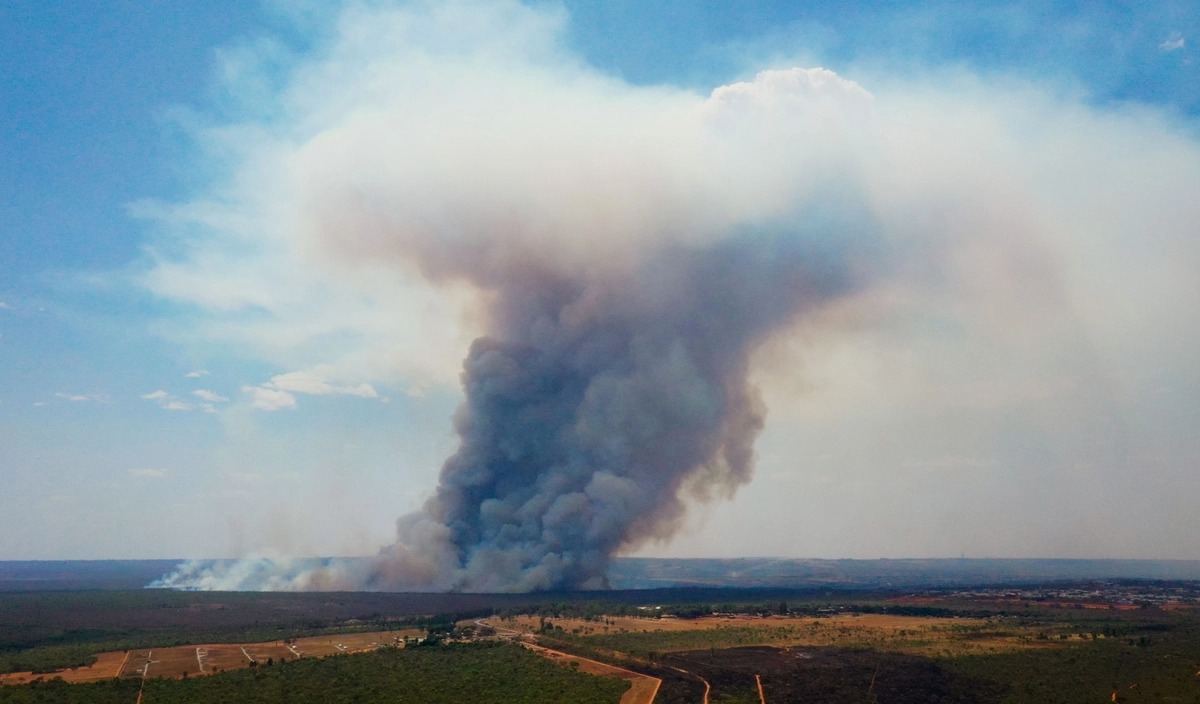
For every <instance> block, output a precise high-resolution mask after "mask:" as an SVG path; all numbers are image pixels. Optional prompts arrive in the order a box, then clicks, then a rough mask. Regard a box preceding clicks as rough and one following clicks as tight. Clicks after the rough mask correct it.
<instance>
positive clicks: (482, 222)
mask: <svg viewBox="0 0 1200 704" xmlns="http://www.w3.org/2000/svg"><path fill="white" fill-rule="evenodd" d="M496 7H500V8H507V11H513V12H517V14H527V15H529V16H528V17H525V19H524V20H521V21H524V22H540V21H544V18H541V16H539V15H536V13H532V11H529V10H527V9H523V8H522V9H520V10H516V9H514V8H513V7H509V6H505V5H499V6H496ZM459 19H461V18H459ZM412 21H413V20H412V18H411V17H409V16H408V15H400V19H398V20H397V23H398V24H394V25H393V26H392V29H393V30H395V31H399V32H405V31H407V32H410V33H411V34H413V35H414V36H415V35H416V34H420V32H416V31H415V30H413V28H412V27H411V26H409V25H408V24H406V23H410V22H412ZM421 21H422V22H433V23H434V24H437V23H442V22H450V20H449V19H447V18H444V17H438V16H437V13H434V17H432V18H430V17H425V18H424V19H423V20H421ZM509 21H510V23H511V22H512V20H511V18H509ZM521 21H518V24H520V23H521ZM360 29H362V31H369V30H368V29H366V28H360ZM459 31H461V28H459V29H456V32H459ZM351 34H353V33H351ZM518 34H519V33H518ZM468 39H469V38H468ZM414 41H416V40H415V39H414ZM495 41H499V40H497V39H496V38H495V37H493V36H491V35H490V34H489V35H488V41H475V42H470V46H471V48H470V50H469V53H471V54H475V56H473V57H472V58H471V60H470V61H469V62H468V65H467V66H465V67H464V66H462V65H460V63H461V61H462V58H461V55H460V54H457V53H455V51H456V50H454V49H453V48H446V47H441V48H440V49H439V51H444V52H447V54H446V55H445V56H438V55H435V56H433V57H432V58H430V57H428V56H426V57H424V58H423V59H422V61H421V63H422V69H423V71H422V73H421V76H420V80H419V83H420V84H421V85H420V86H418V87H415V88H414V87H413V86H412V85H411V83H412V81H413V76H412V75H411V74H412V71H413V70H414V69H413V68H412V66H411V57H408V58H403V59H397V58H395V57H393V59H392V60H393V61H395V62H398V63H399V65H395V64H391V63H389V62H384V64H387V65H366V66H359V67H357V68H358V69H359V70H361V71H363V72H365V73H367V74H374V73H376V72H382V73H386V74H387V75H388V79H389V80H391V81H393V83H390V84H389V87H391V88H395V89H396V90H397V91H398V93H396V94H386V91H382V92H381V93H380V94H379V95H378V96H376V97H375V98H373V99H368V101H367V102H368V104H370V105H371V106H372V109H371V110H364V109H363V107H362V105H360V104H359V103H361V102H362V101H363V100H364V98H363V97H362V96H338V95H336V89H335V94H334V95H330V94H329V93H328V91H323V93H322V95H323V96H325V98H326V99H327V100H331V101H334V102H336V101H338V100H339V99H344V100H346V101H348V103H349V105H348V106H343V107H345V113H344V114H339V115H338V116H336V117H335V118H333V119H331V120H330V123H329V124H325V125H320V126H318V128H317V129H315V130H313V133H312V134H311V135H310V136H309V137H308V138H307V139H306V140H304V141H303V142H302V143H301V144H300V146H298V147H295V146H291V147H289V149H288V150H287V153H286V156H285V157H282V158H279V159H278V161H276V162H272V165H270V166H268V167H263V166H261V164H259V165H258V167H257V168H259V169H262V168H267V169H269V170H271V171H274V172H276V173H278V174H280V175H281V176H282V178H283V181H284V187H285V188H287V189H290V196H289V198H290V200H289V202H291V203H293V204H302V205H299V206H296V205H292V206H290V207H292V208H294V209H295V210H296V211H297V212H296V213H294V214H293V215H291V216H288V217H286V218H284V219H285V220H286V221H288V222H290V223H293V224H294V227H295V229H294V231H293V232H291V233H286V234H284V235H282V236H281V238H291V239H292V240H293V241H296V242H299V244H298V245H297V247H298V249H301V250H303V251H306V252H308V254H309V256H311V255H313V254H314V253H315V254H316V255H317V256H319V257H321V258H324V259H328V260H329V262H330V264H329V266H330V267H331V268H334V269H337V268H339V267H340V268H341V269H342V270H344V271H354V270H360V269H363V268H380V267H382V268H384V269H385V270H390V271H392V272H405V271H409V272H415V274H416V276H418V277H419V278H421V279H423V280H424V281H427V282H430V283H432V284H434V285H435V286H437V285H441V286H452V285H466V286H468V287H469V288H470V289H471V290H473V291H475V292H476V299H477V301H478V306H477V309H476V310H477V313H476V315H477V317H478V319H479V320H480V321H481V325H480V327H481V328H482V330H481V332H482V334H481V335H480V336H478V337H477V339H475V340H474V342H472V343H471V345H470V349H469V351H468V352H467V354H466V359H465V361H464V362H463V365H462V372H461V383H462V389H463V393H464V399H463V401H462V404H461V407H460V408H459V410H458V412H457V413H456V415H455V418H454V429H455V431H456V433H457V435H458V438H459V446H458V449H457V451H455V452H454V454H453V455H452V456H451V457H449V458H448V459H447V460H446V461H445V463H444V465H443V466H442V469H441V474H440V478H439V483H438V486H437V488H436V490H435V492H434V493H433V495H432V496H431V497H430V498H429V499H428V500H427V502H426V503H425V505H424V507H423V508H422V509H421V510H419V511H417V512H416V513H414V514H411V515H408V516H404V517H402V518H400V519H399V520H398V522H397V523H398V534H397V540H396V542H395V544H393V545H391V546H389V547H386V548H384V549H383V550H381V551H380V553H379V555H378V556H377V557H376V558H375V559H373V560H371V561H370V562H369V563H368V565H364V564H362V563H357V564H356V565H354V566H351V565H349V564H339V563H336V562H334V563H327V564H319V565H313V564H311V563H288V564H284V563H279V564H277V563H274V562H271V561H259V562H253V561H251V562H243V563H232V564H231V563H221V564H209V563H194V564H189V565H186V566H185V567H183V568H182V569H181V570H180V571H179V572H178V573H176V574H174V575H171V576H168V577H166V578H164V580H161V581H160V583H159V586H174V587H190V588H239V589H247V588H249V589H258V588H268V589H308V588H361V589H458V590H475V591H478V590H488V591H494V590H546V589H563V588H580V587H586V588H599V587H603V586H604V585H605V574H606V570H607V567H608V563H609V561H610V559H611V558H612V557H613V556H614V555H615V554H617V553H618V552H620V551H622V550H629V549H632V548H633V547H635V546H637V545H639V544H641V543H643V542H644V541H646V540H651V539H664V538H667V537H669V536H670V535H672V533H673V531H675V530H676V528H677V527H678V525H679V522H680V519H681V517H682V516H683V513H684V507H685V503H686V502H687V501H688V500H691V499H698V500H703V499H707V498H712V497H728V496H731V495H732V494H733V492H734V491H736V489H737V488H738V487H739V486H740V485H742V484H744V483H746V482H747V481H749V479H750V477H751V474H752V472H753V468H754V441H755V438H756V436H757V435H758V433H759V432H760V430H761V429H762V427H763V423H764V417H765V413H766V410H765V407H764V405H763V402H762V400H761V398H760V395H759V392H758V390H757V389H756V388H755V387H754V386H753V385H752V384H751V382H750V380H749V374H750V366H751V357H752V355H753V353H754V351H755V350H756V348H757V347H758V346H759V345H760V344H761V343H763V342H764V341H765V340H767V339H768V338H770V336H771V335H772V334H773V333H777V332H778V331H780V330H781V329H785V328H787V327H788V326H790V325H792V324H794V323H796V322H797V321H799V320H802V319H803V318H804V317H805V315H806V314H808V313H811V312H812V311H814V310H817V309H820V308H822V307H823V306H824V305H826V304H827V303H828V302H830V301H832V300H836V299H838V298H840V297H843V296H846V295H848V294H850V293H852V292H853V291H854V290H855V288H856V285H857V284H856V282H857V281H859V280H860V279H861V278H862V277H863V276H864V272H865V271H866V270H867V269H869V268H870V263H869V261H868V257H867V256H866V252H867V251H869V248H868V247H867V246H865V244H864V243H866V242H868V241H869V240H870V237H871V225H870V223H869V218H868V217H866V216H865V215H863V213H864V212H865V209H864V208H863V207H861V203H857V202H856V200H857V198H858V197H857V196H855V195H847V193H851V194H852V193H853V192H854V188H853V185H854V183H855V181H854V179H855V177H854V175H853V174H852V173H851V171H852V170H850V171H848V170H847V167H846V161H845V152H846V150H847V149H848V148H849V147H848V145H850V144H852V143H853V142H854V141H855V140H857V139H859V138H860V137H861V136H862V135H863V134H864V133H865V127H864V126H865V125H866V123H867V122H868V121H869V119H870V110H871V107H870V106H871V96H870V95H869V94H868V93H867V92H866V91H864V90H863V89H862V88H860V87H858V86H857V85H856V84H854V83H852V82H850V81H846V80H844V79H841V78H840V77H838V76H836V75H835V74H833V73H832V72H829V71H826V70H823V69H811V70H803V69H792V70H786V71H769V72H764V73H762V74H760V75H759V76H758V78H757V79H756V80H755V81H754V82H751V83H740V84H734V85H730V86H725V87H721V88H718V89H717V90H715V91H713V92H712V94H711V95H709V96H707V97H700V96H696V95H694V94H691V93H686V92H683V91H667V90H663V89H638V88H633V87H629V86H620V85H617V84H615V83H614V82H613V81H611V79H608V78H606V77H603V76H600V75H597V74H594V73H592V72H590V71H589V70H586V69H581V68H571V69H562V68H559V69H553V70H548V69H545V68H542V67H540V66H538V65H537V64H536V61H534V59H536V58H537V55H538V54H539V53H545V52H550V53H553V52H554V49H553V48H544V49H543V50H542V51H541V52H539V51H538V50H536V49H535V50H533V51H532V52H530V50H529V49H528V48H524V49H522V52H521V54H520V55H518V56H517V57H513V56H511V55H509V54H508V52H507V51H506V50H504V49H505V47H508V45H507V44H503V45H502V46H501V47H500V48H497V47H496V46H495V45H494V44H489V43H488V42H495ZM507 41H515V40H511V39H510V40H507ZM534 43H535V45H536V42H534ZM347 46H348V45H347ZM481 47H482V48H481ZM424 48H425V49H428V47H424ZM509 48H511V47H509ZM342 50H345V51H349V49H348V48H347V47H346V46H343V47H342ZM335 53H336V51H335ZM401 53H403V51H402V50H401ZM481 53H482V55H483V56H482V57H481V56H479V54H481ZM481 58H486V59H487V60H486V61H484V60H481ZM439 59H445V60H444V61H439ZM347 61H349V59H347ZM333 63H334V64H336V63H337V62H333ZM560 63H561V62H560ZM485 65H486V66H488V68H487V69H482V68H481V67H482V66H485ZM414 105H416V106H419V108H420V109H415V108H414ZM484 109H486V111H487V114H486V117H484V116H483V115H482V113H480V112H479V111H480V110H484ZM831 138H832V140H833V142H834V144H832V146H831V143H830V140H831ZM831 149H832V151H834V152H837V154H838V159H837V160H834V159H830V158H828V155H829V153H830V150H831ZM280 162H283V163H285V164H286V165H285V166H284V165H282V164H281V163H280ZM285 174H286V175H285ZM826 183H836V184H837V187H836V188H830V189H827V190H828V192H825V191H824V190H823V185H822V184H826ZM848 184H849V185H850V186H852V187H851V188H849V189H848V188H847V187H846V186H847V185H848ZM835 193H836V196H835V195H834V194H835ZM176 278H178V277H176Z"/></svg>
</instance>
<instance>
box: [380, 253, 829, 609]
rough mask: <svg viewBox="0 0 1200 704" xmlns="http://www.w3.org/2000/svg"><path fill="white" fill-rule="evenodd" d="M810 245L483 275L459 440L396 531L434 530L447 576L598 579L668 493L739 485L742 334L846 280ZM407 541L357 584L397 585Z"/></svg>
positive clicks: (541, 585)
mask: <svg viewBox="0 0 1200 704" xmlns="http://www.w3.org/2000/svg"><path fill="white" fill-rule="evenodd" d="M814 249H815V248H813V247H812V246H811V242H809V243H806V242H805V241H804V238H802V237H800V236H799V233H796V232H781V233H775V234H770V235H762V236H756V237H747V238H741V239H738V240H736V241H732V242H729V243H725V244H720V245H715V246H709V247H706V248H701V249H668V250H665V251H662V252H660V253H659V254H657V255H656V256H654V257H651V258H648V259H646V260H645V261H643V262H641V263H640V265H639V267H638V269H637V270H635V271H632V272H629V275H628V276H623V277H619V278H608V277H604V278H599V279H594V280H582V281H581V280H573V279H569V278H564V277H562V276H560V275H558V274H556V273H555V272H552V271H526V272H521V273H520V274H519V275H517V276H514V277H513V279H512V280H509V281H504V282H501V283H500V285H499V287H498V290H497V291H496V294H497V299H496V303H495V304H494V310H493V311H492V313H493V315H492V321H493V326H492V331H491V334H490V335H489V336H487V337H482V338H480V339H478V340H476V341H475V342H474V344H473V345H472V346H471V350H470V353H469V354H468V357H467V360H466V362H465V365H464V371H463V385H464V388H465V392H466V399H465V401H464V403H463V405H462V407H461V408H460V409H459V412H458V414H457V417H456V418H455V426H456V429H457V431H458V434H459V436H460V438H461V446H460V447H459V449H458V451H457V452H456V453H455V454H454V455H453V456H452V457H450V458H449V459H448V460H447V461H446V463H445V465H444V466H443V468H442V473H441V481H440V485H439V487H438V489H437V493H436V495H435V496H434V497H432V498H431V499H430V500H429V502H428V503H427V504H426V506H425V508H424V511H423V512H422V513H420V514H418V515H416V516H410V517H408V518H406V519H404V525H403V526H402V534H406V535H409V536H411V535H422V534H425V535H428V534H429V533H434V534H436V535H437V540H438V541H440V542H441V544H440V545H437V546H436V548H435V550H434V553H435V554H439V555H446V556H448V557H450V558H452V559H451V560H450V567H451V569H452V576H451V578H450V580H449V582H447V583H444V586H448V587H451V588H461V589H468V590H498V589H518V590H527V589H560V588H578V587H587V588H598V587H601V586H603V585H604V583H605V573H606V571H607V568H608V563H609V560H610V559H611V557H612V556H613V555H614V554H615V553H616V552H617V551H618V550H619V549H621V548H623V547H627V546H630V545H636V544H638V543H639V542H640V541H642V540H643V539H645V538H648V537H665V536H668V535H670V534H671V533H672V531H673V530H674V528H675V527H676V524H677V522H678V520H679V519H680V517H681V515H682V513H683V510H684V504H683V501H682V497H681V495H682V494H684V493H686V492H687V491H691V492H695V493H698V494H701V495H708V494H718V495H721V494H726V495H727V494H730V493H732V491H733V490H734V489H736V487H737V486H738V485H740V484H742V483H744V482H746V481H748V480H749V478H750V476H751V472H752V470H753V464H754V451H753V443H754V439H755V436H756V435H757V434H758V432H759V430H761V428H762V426H763V417H764V408H763V405H762V402H761V401H760V399H759V395H758V392H757V391H756V389H754V388H753V387H752V386H751V385H750V383H749V382H748V379H747V375H748V371H749V369H748V365H749V361H750V354H751V352H752V351H753V349H754V347H755V344H756V343H758V342H760V341H761V340H763V339H764V337H765V336H767V335H769V334H770V333H771V332H772V331H775V330H777V329H779V328H780V326H782V325H785V324H787V323H789V322H791V321H793V320H794V319H795V318H796V317H797V316H798V315H801V314H803V313H804V312H805V311H806V310H808V309H811V308H813V307H814V306H819V305H820V304H821V303H822V302H824V301H827V300H829V299H830V298H831V297H833V296H837V295H838V294H841V293H844V292H845V291H846V290H847V287H848V286H849V285H850V276H849V273H848V271H847V267H846V263H845V262H843V261H839V260H838V259H837V258H834V257H831V256H827V255H822V254H821V253H819V252H817V251H814ZM421 524H429V526H432V527H433V529H432V530H430V529H429V526H425V527H424V528H422V527H421ZM422 547H427V546H412V545H405V544H404V543H401V544H400V545H398V546H397V548H396V549H395V551H393V556H394V557H395V558H396V559H395V560H394V561H392V560H384V561H382V562H381V563H380V565H379V567H378V569H377V571H376V572H375V573H374V574H373V575H372V576H371V578H370V579H369V580H368V582H367V586H369V587H377V588H387V587H391V586H394V585H396V584H404V583H405V582H406V581H408V580H410V579H411V575H410V570H411V569H412V557H413V556H411V555H409V554H408V553H407V552H404V551H407V550H411V549H414V548H415V549H417V550H418V552H420V550H421V549H422Z"/></svg>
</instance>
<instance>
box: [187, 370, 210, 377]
mask: <svg viewBox="0 0 1200 704" xmlns="http://www.w3.org/2000/svg"><path fill="white" fill-rule="evenodd" d="M183 376H184V378H187V379H199V378H201V377H205V376H208V372H207V371H206V370H204V369H196V370H194V371H190V372H188V373H187V374H184V375H183Z"/></svg>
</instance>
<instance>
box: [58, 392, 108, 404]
mask: <svg viewBox="0 0 1200 704" xmlns="http://www.w3.org/2000/svg"><path fill="white" fill-rule="evenodd" d="M54 397H55V398H61V399H63V400H64V401H72V402H75V403H84V402H87V401H99V400H101V397H100V396H99V395H97V394H68V393H63V392H62V391H59V392H57V393H55V394H54Z"/></svg>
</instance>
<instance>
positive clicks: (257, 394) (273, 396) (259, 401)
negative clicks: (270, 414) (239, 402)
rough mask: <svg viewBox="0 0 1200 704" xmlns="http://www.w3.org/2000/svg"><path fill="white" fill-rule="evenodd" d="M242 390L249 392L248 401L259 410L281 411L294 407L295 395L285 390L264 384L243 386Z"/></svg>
mask: <svg viewBox="0 0 1200 704" xmlns="http://www.w3.org/2000/svg"><path fill="white" fill-rule="evenodd" d="M242 391H243V392H245V393H248V394H250V403H251V405H253V406H254V407H255V408H257V409H259V410H260V411H281V410H284V409H291V408H295V407H296V397H295V396H293V395H291V394H289V393H288V392H286V391H281V390H279V389H271V388H267V387H265V386H243V387H242Z"/></svg>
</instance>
